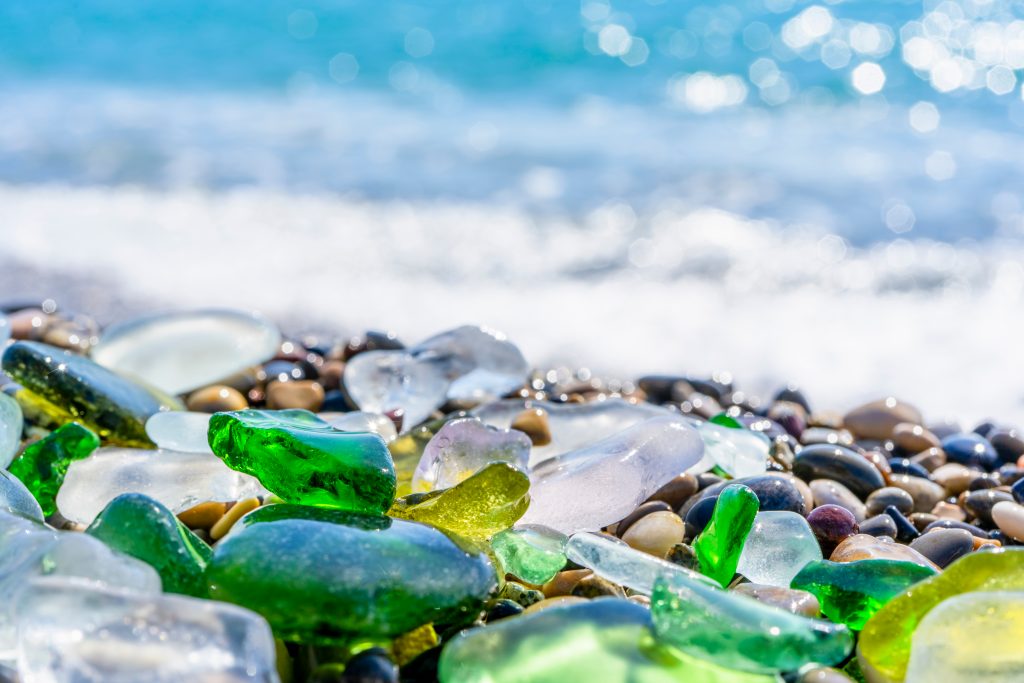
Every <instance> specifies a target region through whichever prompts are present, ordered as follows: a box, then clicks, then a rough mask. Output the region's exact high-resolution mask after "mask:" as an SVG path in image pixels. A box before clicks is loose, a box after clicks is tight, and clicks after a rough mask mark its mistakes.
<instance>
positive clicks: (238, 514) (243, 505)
mask: <svg viewBox="0 0 1024 683" xmlns="http://www.w3.org/2000/svg"><path fill="white" fill-rule="evenodd" d="M259 506H260V499H259V498H246V499H245V500H240V501H238V502H237V503H235V504H234V505H232V506H231V508H230V509H229V510H228V511H227V512H225V513H224V516H223V517H221V518H220V519H218V520H217V523H216V524H214V525H213V526H212V527H210V538H212V539H213V540H215V541H219V540H220V539H222V538H224V536H225V535H226V534H227V533H228V532H229V531H231V527H233V526H234V525H235V522H237V521H238V520H240V519H241V518H242V516H243V515H245V514H246V513H247V512H252V511H253V510H255V509H256V508H258V507H259Z"/></svg>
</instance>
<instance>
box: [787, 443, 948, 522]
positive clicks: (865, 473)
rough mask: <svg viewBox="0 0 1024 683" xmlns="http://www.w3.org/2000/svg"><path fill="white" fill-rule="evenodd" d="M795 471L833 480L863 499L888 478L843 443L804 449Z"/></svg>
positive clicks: (802, 475) (808, 477) (811, 477)
mask: <svg viewBox="0 0 1024 683" xmlns="http://www.w3.org/2000/svg"><path fill="white" fill-rule="evenodd" d="M793 473H794V474H796V476H798V477H800V478H801V479H803V480H804V481H813V480H814V479H832V480H833V481H837V482H839V483H840V484H843V485H844V486H846V488H848V489H850V491H852V492H853V493H854V495H856V496H857V497H859V498H861V499H863V498H866V497H867V496H868V494H870V493H871V492H872V491H874V490H875V489H880V488H882V487H883V486H885V479H883V478H882V473H881V472H879V471H878V469H877V468H876V467H874V466H873V465H872V464H871V463H870V462H868V461H867V460H866V459H865V458H864V457H862V456H860V455H858V454H857V453H855V452H854V451H852V450H850V449H848V448H844V447H843V446H826V445H817V446H808V447H807V448H804V449H803V450H802V451H800V453H798V454H797V456H796V460H795V461H794V463H793ZM929 509H931V507H930V506H929Z"/></svg>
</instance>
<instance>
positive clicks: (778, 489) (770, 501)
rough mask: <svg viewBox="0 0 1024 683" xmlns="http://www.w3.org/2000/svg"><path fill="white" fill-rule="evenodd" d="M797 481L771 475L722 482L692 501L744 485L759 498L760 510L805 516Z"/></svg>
mask: <svg viewBox="0 0 1024 683" xmlns="http://www.w3.org/2000/svg"><path fill="white" fill-rule="evenodd" d="M795 481H796V479H795V478H787V477H779V476H773V475H771V474H763V475H759V476H756V477H744V478H742V479H734V480H731V481H722V482H718V483H716V484H714V485H712V486H709V487H707V488H705V489H702V490H701V491H700V493H699V494H698V495H696V496H694V497H693V498H691V499H690V501H692V502H694V503H696V502H697V501H701V500H704V499H707V498H708V497H711V496H716V495H718V494H719V493H721V492H722V490H723V489H724V488H725V487H726V486H729V485H731V484H743V485H744V486H746V487H747V488H749V489H750V490H751V491H753V492H754V495H756V496H757V501H758V504H759V509H760V510H762V511H766V510H788V511H790V512H796V513H798V514H801V515H803V514H806V508H807V505H806V500H805V498H804V494H803V493H802V492H801V490H800V489H799V488H798V487H797V485H796V484H795V483H794V482H795ZM686 521H687V522H689V521H690V517H689V514H687V516H686Z"/></svg>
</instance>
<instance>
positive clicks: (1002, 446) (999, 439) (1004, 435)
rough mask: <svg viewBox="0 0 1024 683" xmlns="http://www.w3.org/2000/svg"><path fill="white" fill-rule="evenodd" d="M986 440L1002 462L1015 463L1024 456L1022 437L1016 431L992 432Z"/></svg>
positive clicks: (1023, 437)
mask: <svg viewBox="0 0 1024 683" xmlns="http://www.w3.org/2000/svg"><path fill="white" fill-rule="evenodd" d="M988 440H989V443H991V444H992V447H993V448H995V449H996V453H997V454H999V459H1000V460H1002V461H1003V462H1017V459H1018V458H1020V457H1021V456H1022V455H1024V436H1022V435H1021V433H1020V432H1018V431H1017V430H1016V429H996V430H993V431H992V432H990V433H989V435H988Z"/></svg>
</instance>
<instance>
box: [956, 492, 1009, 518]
mask: <svg viewBox="0 0 1024 683" xmlns="http://www.w3.org/2000/svg"><path fill="white" fill-rule="evenodd" d="M1004 500H1006V501H1013V496H1012V495H1011V494H1010V493H1009V492H1007V491H1000V490H998V489H986V490H984V491H971V492H970V493H968V494H967V495H966V496H965V497H964V503H963V505H964V509H966V510H967V512H969V513H970V514H971V515H973V516H974V517H975V519H978V520H980V521H981V522H982V523H983V524H992V508H993V506H995V504H996V503H998V502H1000V501H1004Z"/></svg>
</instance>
